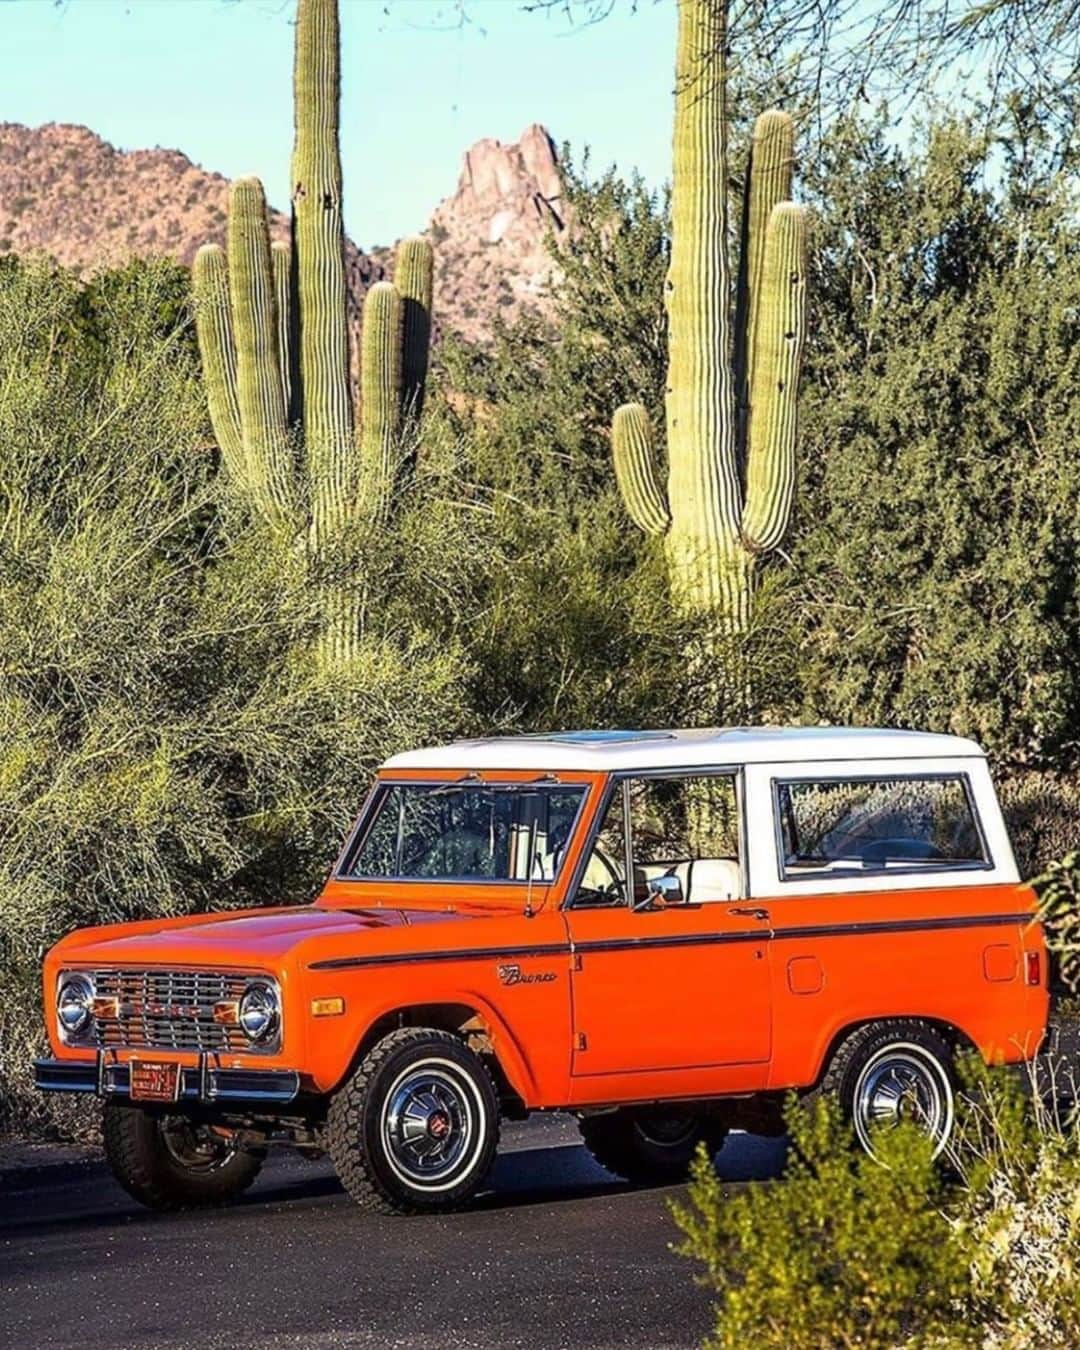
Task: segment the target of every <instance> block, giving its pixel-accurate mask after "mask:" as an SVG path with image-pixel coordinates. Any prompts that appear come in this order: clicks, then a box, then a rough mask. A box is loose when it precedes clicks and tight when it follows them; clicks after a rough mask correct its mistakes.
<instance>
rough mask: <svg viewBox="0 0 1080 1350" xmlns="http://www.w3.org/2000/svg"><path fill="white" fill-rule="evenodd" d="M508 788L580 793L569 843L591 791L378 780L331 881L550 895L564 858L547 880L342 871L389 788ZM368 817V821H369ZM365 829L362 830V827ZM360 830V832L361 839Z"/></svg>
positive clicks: (519, 783) (504, 782) (546, 785)
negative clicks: (502, 889) (492, 888)
mask: <svg viewBox="0 0 1080 1350" xmlns="http://www.w3.org/2000/svg"><path fill="white" fill-rule="evenodd" d="M457 786H461V787H463V788H464V787H493V788H499V787H503V788H506V787H512V788H516V789H520V788H523V787H535V788H536V790H537V791H539V792H557V791H563V792H573V791H577V792H580V793H581V801H580V802H578V808H577V811H576V812H575V813H574V819H573V822H572V823H571V825H570V831H569V833H568V834H567V836H566V837H567V841H568V842H569V841H571V840H573V838H574V835H575V834H576V833H577V831H578V829H579V828H580V825H581V817H582V815H583V814H584V811H585V807H586V806H587V804H588V801H589V798H590V796H591V795H592V792H593V785H592V784H591V783H586V782H576V781H573V782H565V783H564V782H559V781H555V782H547V781H546V782H540V781H539V780H537V781H536V782H533V781H532V780H531V779H526V780H522V779H520V778H499V779H480V780H479V781H477V782H469V783H465V782H463V781H461V780H460V779H457V778H448V779H445V780H443V779H436V778H432V779H427V778H380V779H378V780H377V781H376V782H375V783H374V784H373V785H372V788H371V791H370V792H369V793H368V795H367V797H366V798H365V799H364V805H363V807H362V808H361V811H360V814H359V816H358V817H357V819H356V824H355V826H354V827H353V830H352V833H351V834H350V836H349V839H348V841H347V843H346V845H345V847H344V848H343V849H342V850H341V853H340V855H339V857H338V861H337V862H336V863H335V865H334V871H333V873H332V874H331V879H332V880H333V881H341V882H345V883H347V884H353V883H356V884H360V885H368V886H379V885H384V886H410V885H411V886H520V887H524V888H529V887H531V888H532V890H533V891H534V892H536V891H546V892H550V891H551V890H552V889H553V888H554V887H555V886H557V885H558V883H559V879H560V877H561V876H562V874H563V871H564V870H565V867H566V857H565V852H566V851H564V856H563V858H562V860H561V861H560V863H559V866H558V868H557V869H556V871H555V875H554V876H553V877H551V878H550V879H549V880H540V881H538V880H537V879H536V878H535V877H526V878H524V879H522V880H516V879H514V878H500V877H370V876H357V875H355V874H353V873H351V872H345V871H344V870H343V868H344V864H345V860H346V858H349V857H351V856H353V854H354V853H355V852H358V851H359V850H360V849H361V848H363V846H364V844H365V843H366V842H367V835H368V831H370V829H371V826H372V825H373V824H374V817H373V816H371V807H372V805H373V804H374V801H375V798H376V796H377V795H378V794H379V793H380V792H381V791H382V790H383V789H384V788H391V787H433V788H438V787H457ZM369 816H371V818H370V819H369ZM365 826H366V828H364V827H365ZM361 829H364V833H363V836H362V837H361Z"/></svg>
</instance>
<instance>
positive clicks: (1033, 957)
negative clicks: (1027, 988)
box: [1026, 952, 1042, 984]
mask: <svg viewBox="0 0 1080 1350" xmlns="http://www.w3.org/2000/svg"><path fill="white" fill-rule="evenodd" d="M1026 969H1027V982H1028V984H1042V954H1041V953H1040V952H1028V953H1027V962H1026Z"/></svg>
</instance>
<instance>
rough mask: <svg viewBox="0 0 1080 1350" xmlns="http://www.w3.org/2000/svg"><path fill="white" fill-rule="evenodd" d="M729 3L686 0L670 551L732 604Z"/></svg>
mask: <svg viewBox="0 0 1080 1350" xmlns="http://www.w3.org/2000/svg"><path fill="white" fill-rule="evenodd" d="M726 44H727V0H679V31H678V47H677V54H676V73H675V128H674V137H673V178H672V196H671V228H672V245H671V264H670V267H669V270H668V297H667V299H668V322H669V339H668V389H667V398H666V414H667V442H668V462H669V472H668V506H669V509H670V512H671V530H670V531H669V534H668V556H669V565H670V573H671V582H672V590H673V597H674V599H675V600H676V602H677V603H679V604H680V605H681V606H683V607H688V608H689V609H691V610H695V611H700V610H704V611H713V612H715V611H720V612H723V611H725V610H726V609H728V608H729V607H730V603H731V592H732V584H731V582H730V577H729V574H730V573H731V567H730V566H729V556H728V555H729V554H730V553H731V550H732V547H733V546H734V547H735V548H737V547H738V524H739V514H740V510H741V505H742V501H741V486H740V482H739V475H738V468H737V462H736V455H735V450H736V446H735V406H734V391H733V381H732V371H731V361H730V351H731V320H730V315H729V311H728V306H729V300H730V296H729V291H730V266H729V258H728V242H727V229H728V202H727V196H728V193H727V187H728V168H727V118H726V81H727V66H726Z"/></svg>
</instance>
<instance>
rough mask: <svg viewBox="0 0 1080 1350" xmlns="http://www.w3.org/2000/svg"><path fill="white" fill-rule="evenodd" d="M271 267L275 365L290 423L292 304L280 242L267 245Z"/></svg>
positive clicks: (288, 259) (288, 266)
mask: <svg viewBox="0 0 1080 1350" xmlns="http://www.w3.org/2000/svg"><path fill="white" fill-rule="evenodd" d="M270 265H271V268H272V269H273V273H274V308H275V310H276V312H277V343H278V364H279V366H280V368H281V389H282V393H283V394H284V396H285V417H286V421H287V422H289V423H291V422H292V421H293V420H294V419H293V417H292V415H291V409H292V397H293V392H294V391H293V332H292V321H293V303H292V249H291V248H290V247H289V245H288V244H286V243H284V242H283V241H282V240H280V239H278V240H275V241H274V243H272V244H271V245H270Z"/></svg>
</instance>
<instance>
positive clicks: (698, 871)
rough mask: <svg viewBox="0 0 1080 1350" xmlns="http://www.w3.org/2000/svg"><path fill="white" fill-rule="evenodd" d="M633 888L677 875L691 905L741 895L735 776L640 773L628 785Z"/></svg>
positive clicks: (640, 891) (639, 891)
mask: <svg viewBox="0 0 1080 1350" xmlns="http://www.w3.org/2000/svg"><path fill="white" fill-rule="evenodd" d="M630 825H631V835H632V837H633V852H634V892H635V897H636V898H638V899H641V898H644V894H645V887H646V886H647V884H648V882H650V881H652V880H653V879H654V878H656V877H661V876H669V877H674V878H675V879H676V880H677V881H678V882H679V886H680V890H681V892H682V898H683V900H684V901H685V902H686V903H688V904H708V903H709V902H711V901H721V900H734V899H738V898H739V897H740V896H741V895H742V885H741V877H740V869H739V808H738V797H737V795H736V791H735V779H734V777H733V776H731V775H722V774H717V775H697V776H694V777H678V778H639V779H636V780H634V781H633V782H632V783H631V786H630Z"/></svg>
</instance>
